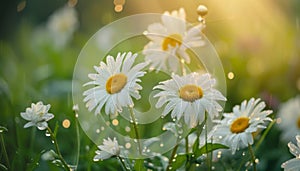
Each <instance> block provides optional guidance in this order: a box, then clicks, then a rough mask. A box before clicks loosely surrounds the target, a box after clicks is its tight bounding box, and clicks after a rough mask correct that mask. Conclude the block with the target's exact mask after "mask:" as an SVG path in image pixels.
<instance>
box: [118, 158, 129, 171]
mask: <svg viewBox="0 0 300 171" xmlns="http://www.w3.org/2000/svg"><path fill="white" fill-rule="evenodd" d="M117 158H118V159H119V160H120V162H121V165H122V167H123V169H124V170H125V171H129V169H128V168H127V167H126V165H125V163H124V161H123V159H122V158H121V157H120V156H117Z"/></svg>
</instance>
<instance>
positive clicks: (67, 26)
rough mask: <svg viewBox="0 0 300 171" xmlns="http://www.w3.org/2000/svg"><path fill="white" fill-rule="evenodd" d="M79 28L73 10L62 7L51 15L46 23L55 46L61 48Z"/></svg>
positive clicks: (75, 13)
mask: <svg viewBox="0 0 300 171" xmlns="http://www.w3.org/2000/svg"><path fill="white" fill-rule="evenodd" d="M78 26H79V21H78V18H77V11H76V10H75V8H72V7H69V6H64V7H63V8H60V9H58V10H57V11H56V12H55V13H53V14H52V15H51V16H50V18H49V21H48V23H47V28H48V30H49V32H50V34H51V35H52V36H51V38H52V39H53V41H54V42H53V43H54V45H55V46H57V47H59V48H62V47H63V46H64V45H65V44H66V43H67V42H68V41H69V40H70V38H71V36H72V35H73V33H74V32H75V30H76V29H77V28H78Z"/></svg>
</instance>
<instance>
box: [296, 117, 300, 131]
mask: <svg viewBox="0 0 300 171" xmlns="http://www.w3.org/2000/svg"><path fill="white" fill-rule="evenodd" d="M297 126H298V128H300V117H299V118H298V120H297Z"/></svg>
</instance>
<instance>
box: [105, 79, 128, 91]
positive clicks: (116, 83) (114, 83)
mask: <svg viewBox="0 0 300 171" xmlns="http://www.w3.org/2000/svg"><path fill="white" fill-rule="evenodd" d="M126 83H127V76H126V75H124V74H116V75H113V76H111V77H110V78H109V79H108V80H107V81H106V91H107V92H108V93H109V94H114V93H118V92H120V91H121V90H122V89H123V88H124V87H125V85H126Z"/></svg>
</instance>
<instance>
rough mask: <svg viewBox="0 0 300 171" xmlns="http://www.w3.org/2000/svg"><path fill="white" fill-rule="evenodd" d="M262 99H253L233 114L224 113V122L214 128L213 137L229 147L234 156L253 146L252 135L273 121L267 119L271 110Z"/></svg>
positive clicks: (244, 102) (236, 107) (236, 109)
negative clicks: (240, 149)
mask: <svg viewBox="0 0 300 171" xmlns="http://www.w3.org/2000/svg"><path fill="white" fill-rule="evenodd" d="M265 107H266V104H265V103H264V102H261V100H260V99H256V100H255V99H254V98H251V99H250V100H249V101H248V102H247V101H246V100H245V101H243V102H242V104H241V105H240V106H239V105H236V106H235V107H234V108H233V113H227V114H226V113H224V114H223V116H224V118H223V119H222V120H218V121H216V122H217V123H218V125H216V126H215V127H214V128H213V137H214V138H216V140H217V141H221V142H222V143H224V144H225V145H227V146H229V147H230V148H231V150H232V153H233V154H234V153H235V151H236V150H238V149H239V148H244V147H247V146H248V145H249V144H250V145H252V144H253V136H252V133H255V132H256V131H257V130H258V129H265V128H266V126H265V121H272V119H271V118H269V117H267V116H268V115H270V114H271V113H272V111H271V110H263V109H264V108H265Z"/></svg>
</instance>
